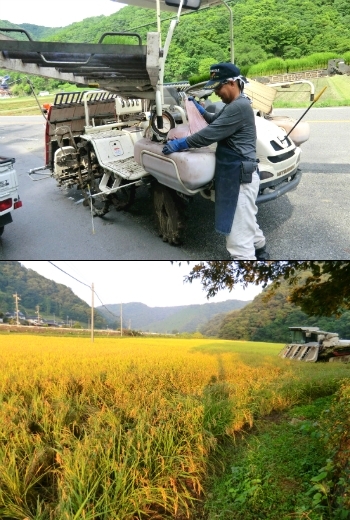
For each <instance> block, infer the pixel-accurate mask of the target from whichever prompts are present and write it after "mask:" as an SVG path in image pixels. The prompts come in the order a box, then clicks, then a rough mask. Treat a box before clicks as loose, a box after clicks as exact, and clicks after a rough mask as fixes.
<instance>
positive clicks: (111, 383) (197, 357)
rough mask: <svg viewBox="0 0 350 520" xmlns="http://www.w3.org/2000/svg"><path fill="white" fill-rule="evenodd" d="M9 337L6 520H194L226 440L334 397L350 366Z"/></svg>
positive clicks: (235, 345) (1, 448)
mask: <svg viewBox="0 0 350 520" xmlns="http://www.w3.org/2000/svg"><path fill="white" fill-rule="evenodd" d="M0 339H1V348H0V396H1V406H0V518H1V519H2V520H24V519H26V520H34V519H35V520H54V519H55V520H56V519H57V520H78V519H86V520H92V519H99V520H136V519H142V520H145V519H151V518H152V519H166V518H172V519H181V520H182V519H185V518H196V520H197V519H198V517H196V516H194V513H193V510H194V505H195V503H196V501H201V500H203V499H205V492H204V489H205V477H206V475H207V474H208V472H209V471H210V462H209V461H210V460H212V459H213V456H215V454H216V453H217V450H218V446H220V443H221V442H222V441H223V440H224V439H225V438H227V436H231V437H232V436H234V435H235V433H236V432H238V431H240V430H242V428H245V429H249V427H251V426H252V425H253V423H254V420H255V418H256V417H259V416H262V415H266V414H269V413H270V412H271V411H273V410H282V409H285V408H288V407H290V406H291V405H293V404H295V403H298V402H305V401H307V400H308V399H312V398H314V397H315V396H319V395H326V394H329V393H332V392H334V391H335V390H336V388H338V386H339V381H340V380H341V379H342V378H345V377H347V376H348V374H349V368H350V367H349V365H342V364H338V363H325V364H316V365H311V364H306V363H298V362H291V361H285V360H282V359H280V358H278V356H277V353H278V352H279V350H280V349H281V345H276V344H267V343H247V342H237V341H224V340H210V339H176V338H174V339H164V338H157V339H153V338H118V339H112V338H108V339H95V342H94V343H91V341H90V339H89V338H62V337H39V336H30V335H21V336H19V335H18V336H17V335H14V334H8V335H2V336H0Z"/></svg>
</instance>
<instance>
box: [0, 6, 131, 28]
mask: <svg viewBox="0 0 350 520" xmlns="http://www.w3.org/2000/svg"><path fill="white" fill-rule="evenodd" d="M122 7H123V4H119V3H116V2H111V0H98V1H95V0H58V1H56V0H8V1H6V0H2V1H1V7H0V20H8V21H9V22H12V23H15V24H21V23H32V24H35V25H43V26H45V27H65V26H67V25H70V24H71V23H74V22H81V21H82V20H84V19H85V18H90V17H91V16H100V15H101V14H103V15H105V16H109V15H110V14H113V13H116V12H117V11H119V9H121V8H122Z"/></svg>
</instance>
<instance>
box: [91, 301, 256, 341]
mask: <svg viewBox="0 0 350 520" xmlns="http://www.w3.org/2000/svg"><path fill="white" fill-rule="evenodd" d="M249 303H250V301H243V300H226V301H224V302H218V303H204V304H193V305H179V306H173V307H148V306H147V305H145V304H144V303H139V302H131V303H124V304H123V305H122V320H123V328H129V327H130V328H131V329H133V330H141V331H145V332H169V333H171V332H173V331H177V332H195V331H196V330H199V328H200V327H201V326H203V325H204V324H205V323H206V322H207V321H208V320H210V319H212V318H213V317H214V316H216V315H218V314H226V313H228V312H232V311H234V310H239V309H242V308H243V307H244V306H245V305H248V304H249ZM106 309H108V310H109V311H110V312H108V311H107V310H106ZM96 310H97V311H98V312H99V313H100V314H101V315H102V316H103V318H104V319H105V320H106V321H107V323H108V324H109V325H111V326H113V327H115V326H116V325H117V326H119V317H120V311H121V306H120V304H111V305H106V306H105V307H101V306H100V307H96ZM111 313H113V314H114V315H115V316H112V314H111ZM116 316H117V317H118V318H116Z"/></svg>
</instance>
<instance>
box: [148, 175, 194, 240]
mask: <svg viewBox="0 0 350 520" xmlns="http://www.w3.org/2000/svg"><path fill="white" fill-rule="evenodd" d="M152 199H153V208H154V213H155V220H156V225H157V228H158V234H159V236H161V237H162V238H163V242H169V244H173V245H180V244H181V243H182V240H183V231H184V227H185V226H184V217H185V205H186V203H185V201H184V200H182V199H181V198H180V197H179V196H178V195H177V194H176V192H175V191H174V190H172V189H171V188H168V187H167V186H163V184H160V183H159V182H154V183H152Z"/></svg>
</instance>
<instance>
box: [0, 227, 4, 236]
mask: <svg viewBox="0 0 350 520" xmlns="http://www.w3.org/2000/svg"><path fill="white" fill-rule="evenodd" d="M4 229H5V226H0V237H1V235H2V234H3V232H4Z"/></svg>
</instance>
